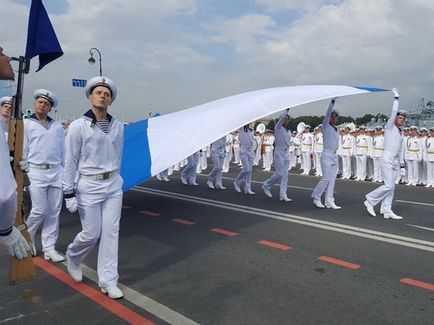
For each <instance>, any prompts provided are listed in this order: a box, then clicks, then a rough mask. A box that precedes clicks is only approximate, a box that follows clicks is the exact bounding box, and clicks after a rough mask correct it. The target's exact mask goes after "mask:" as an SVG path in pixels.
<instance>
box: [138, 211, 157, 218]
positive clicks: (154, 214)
mask: <svg viewBox="0 0 434 325" xmlns="http://www.w3.org/2000/svg"><path fill="white" fill-rule="evenodd" d="M140 213H141V214H144V215H147V216H151V217H159V216H160V214H159V213H158V212H152V211H146V210H143V211H140Z"/></svg>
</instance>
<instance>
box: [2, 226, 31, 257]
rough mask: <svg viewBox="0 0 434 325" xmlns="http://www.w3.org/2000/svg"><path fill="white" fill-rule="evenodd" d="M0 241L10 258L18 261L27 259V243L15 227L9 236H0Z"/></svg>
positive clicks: (28, 248)
mask: <svg viewBox="0 0 434 325" xmlns="http://www.w3.org/2000/svg"><path fill="white" fill-rule="evenodd" d="M0 240H1V241H2V242H3V244H4V245H5V246H6V250H7V251H8V253H9V254H10V255H11V256H15V257H16V258H19V259H23V258H25V257H27V252H28V251H29V250H30V246H29V243H28V242H27V240H26V239H25V238H24V237H23V235H21V231H19V230H18V229H17V228H16V227H13V228H12V232H11V233H10V234H9V235H7V236H0Z"/></svg>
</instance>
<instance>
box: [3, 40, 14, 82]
mask: <svg viewBox="0 0 434 325" xmlns="http://www.w3.org/2000/svg"><path fill="white" fill-rule="evenodd" d="M0 80H14V71H13V70H12V66H11V58H10V57H8V56H7V55H6V54H3V48H1V47H0Z"/></svg>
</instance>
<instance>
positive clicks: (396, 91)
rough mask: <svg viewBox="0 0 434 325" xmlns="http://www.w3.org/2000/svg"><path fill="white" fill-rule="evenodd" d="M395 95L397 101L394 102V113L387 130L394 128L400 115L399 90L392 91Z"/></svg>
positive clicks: (388, 122)
mask: <svg viewBox="0 0 434 325" xmlns="http://www.w3.org/2000/svg"><path fill="white" fill-rule="evenodd" d="M392 92H393V95H394V96H395V99H394V100H393V105H392V113H391V114H390V118H389V120H388V121H387V124H386V128H389V129H390V128H392V127H393V125H394V124H395V120H396V116H397V115H398V109H399V93H398V89H396V88H393V89H392Z"/></svg>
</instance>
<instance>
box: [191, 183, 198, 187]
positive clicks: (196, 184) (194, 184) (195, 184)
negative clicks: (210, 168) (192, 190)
mask: <svg viewBox="0 0 434 325" xmlns="http://www.w3.org/2000/svg"><path fill="white" fill-rule="evenodd" d="M191 185H193V186H199V184H198V183H196V182H194V183H191Z"/></svg>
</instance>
